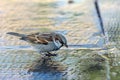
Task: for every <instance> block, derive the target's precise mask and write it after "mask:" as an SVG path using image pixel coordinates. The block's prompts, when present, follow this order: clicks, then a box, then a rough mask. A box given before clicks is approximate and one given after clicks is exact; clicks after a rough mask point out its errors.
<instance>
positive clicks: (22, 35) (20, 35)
mask: <svg viewBox="0 0 120 80" xmlns="http://www.w3.org/2000/svg"><path fill="white" fill-rule="evenodd" d="M7 34H10V35H14V36H18V37H26V35H25V34H19V33H16V32H8V33H7Z"/></svg>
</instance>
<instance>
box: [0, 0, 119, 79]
mask: <svg viewBox="0 0 120 80" xmlns="http://www.w3.org/2000/svg"><path fill="white" fill-rule="evenodd" d="M112 2H114V1H113V0H110V1H109V2H108V0H106V1H103V0H101V1H100V6H101V10H102V11H101V13H102V16H103V20H104V24H105V26H104V27H105V31H106V35H107V36H106V37H105V38H104V37H103V36H101V33H100V32H101V31H100V27H99V25H98V24H96V23H97V19H96V18H95V17H96V13H95V11H94V5H93V2H92V1H91V0H74V3H71V4H69V3H68V2H67V0H66V1H65V0H52V1H51V0H45V1H39V0H31V1H29V0H25V1H24V0H21V1H18V0H10V1H7V0H4V1H2V0H0V3H2V4H1V5H0V18H1V21H0V25H1V27H0V28H1V29H0V58H1V59H0V80H17V79H19V80H119V79H120V77H119V75H120V72H119V69H120V68H119V66H120V59H119V56H120V55H119V35H118V34H119V24H118V22H119V19H118V17H119V16H118V13H119V12H115V10H113V9H114V7H115V8H116V7H117V5H116V4H117V2H119V0H117V1H116V2H114V4H113V6H110V5H111V4H112ZM101 3H102V4H101ZM88 4H91V6H89V5H88ZM106 5H107V6H110V7H109V8H108V7H107V6H106ZM116 9H117V8H116ZM111 10H112V11H111ZM116 14H117V18H116ZM111 15H112V16H111ZM109 17H113V19H112V18H111V19H109ZM95 21H96V22H95ZM108 26H109V27H108ZM113 26H114V27H113ZM11 31H13V32H19V33H25V34H29V33H34V32H49V31H57V32H60V33H63V34H65V36H66V38H67V40H68V44H69V48H64V47H63V48H61V50H59V51H57V52H53V53H57V54H58V55H57V56H55V57H51V58H49V57H43V56H41V54H39V53H37V52H36V51H35V50H34V49H33V48H32V47H31V46H30V44H28V43H27V42H24V41H21V40H19V38H16V37H14V36H11V35H7V34H6V33H7V32H11Z"/></svg>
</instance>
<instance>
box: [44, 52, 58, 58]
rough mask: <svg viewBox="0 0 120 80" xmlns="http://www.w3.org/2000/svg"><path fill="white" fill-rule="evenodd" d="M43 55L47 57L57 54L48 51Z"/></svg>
mask: <svg viewBox="0 0 120 80" xmlns="http://www.w3.org/2000/svg"><path fill="white" fill-rule="evenodd" d="M45 55H46V56H48V57H51V56H57V54H52V53H50V52H47V54H45Z"/></svg>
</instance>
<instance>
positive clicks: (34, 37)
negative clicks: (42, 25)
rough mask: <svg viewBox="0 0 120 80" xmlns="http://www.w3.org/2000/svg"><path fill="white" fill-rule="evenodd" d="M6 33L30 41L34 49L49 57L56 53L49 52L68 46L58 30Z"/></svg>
mask: <svg viewBox="0 0 120 80" xmlns="http://www.w3.org/2000/svg"><path fill="white" fill-rule="evenodd" d="M7 34H9V35H13V36H17V37H19V39H20V40H23V41H26V42H28V43H30V44H31V46H32V47H33V48H35V50H36V51H38V52H39V53H41V54H45V56H49V57H50V56H56V55H57V54H53V53H51V52H52V51H57V50H59V49H60V48H61V47H63V46H65V47H68V44H67V39H66V37H65V35H63V34H62V33H59V32H43V33H40V32H37V33H32V34H28V35H27V34H21V33H17V32H7Z"/></svg>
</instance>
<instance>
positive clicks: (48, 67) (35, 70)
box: [28, 57, 66, 80]
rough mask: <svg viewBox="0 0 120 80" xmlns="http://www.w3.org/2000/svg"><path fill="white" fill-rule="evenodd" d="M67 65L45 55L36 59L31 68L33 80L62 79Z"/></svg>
mask: <svg viewBox="0 0 120 80" xmlns="http://www.w3.org/2000/svg"><path fill="white" fill-rule="evenodd" d="M65 70H66V67H65V66H64V65H63V64H61V63H60V62H57V61H53V60H52V58H51V57H43V58H41V59H39V60H37V61H36V63H34V64H33V66H32V67H31V68H30V69H29V71H28V72H29V73H32V78H31V80H37V79H38V78H39V80H48V79H49V80H62V79H63V75H64V74H65Z"/></svg>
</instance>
